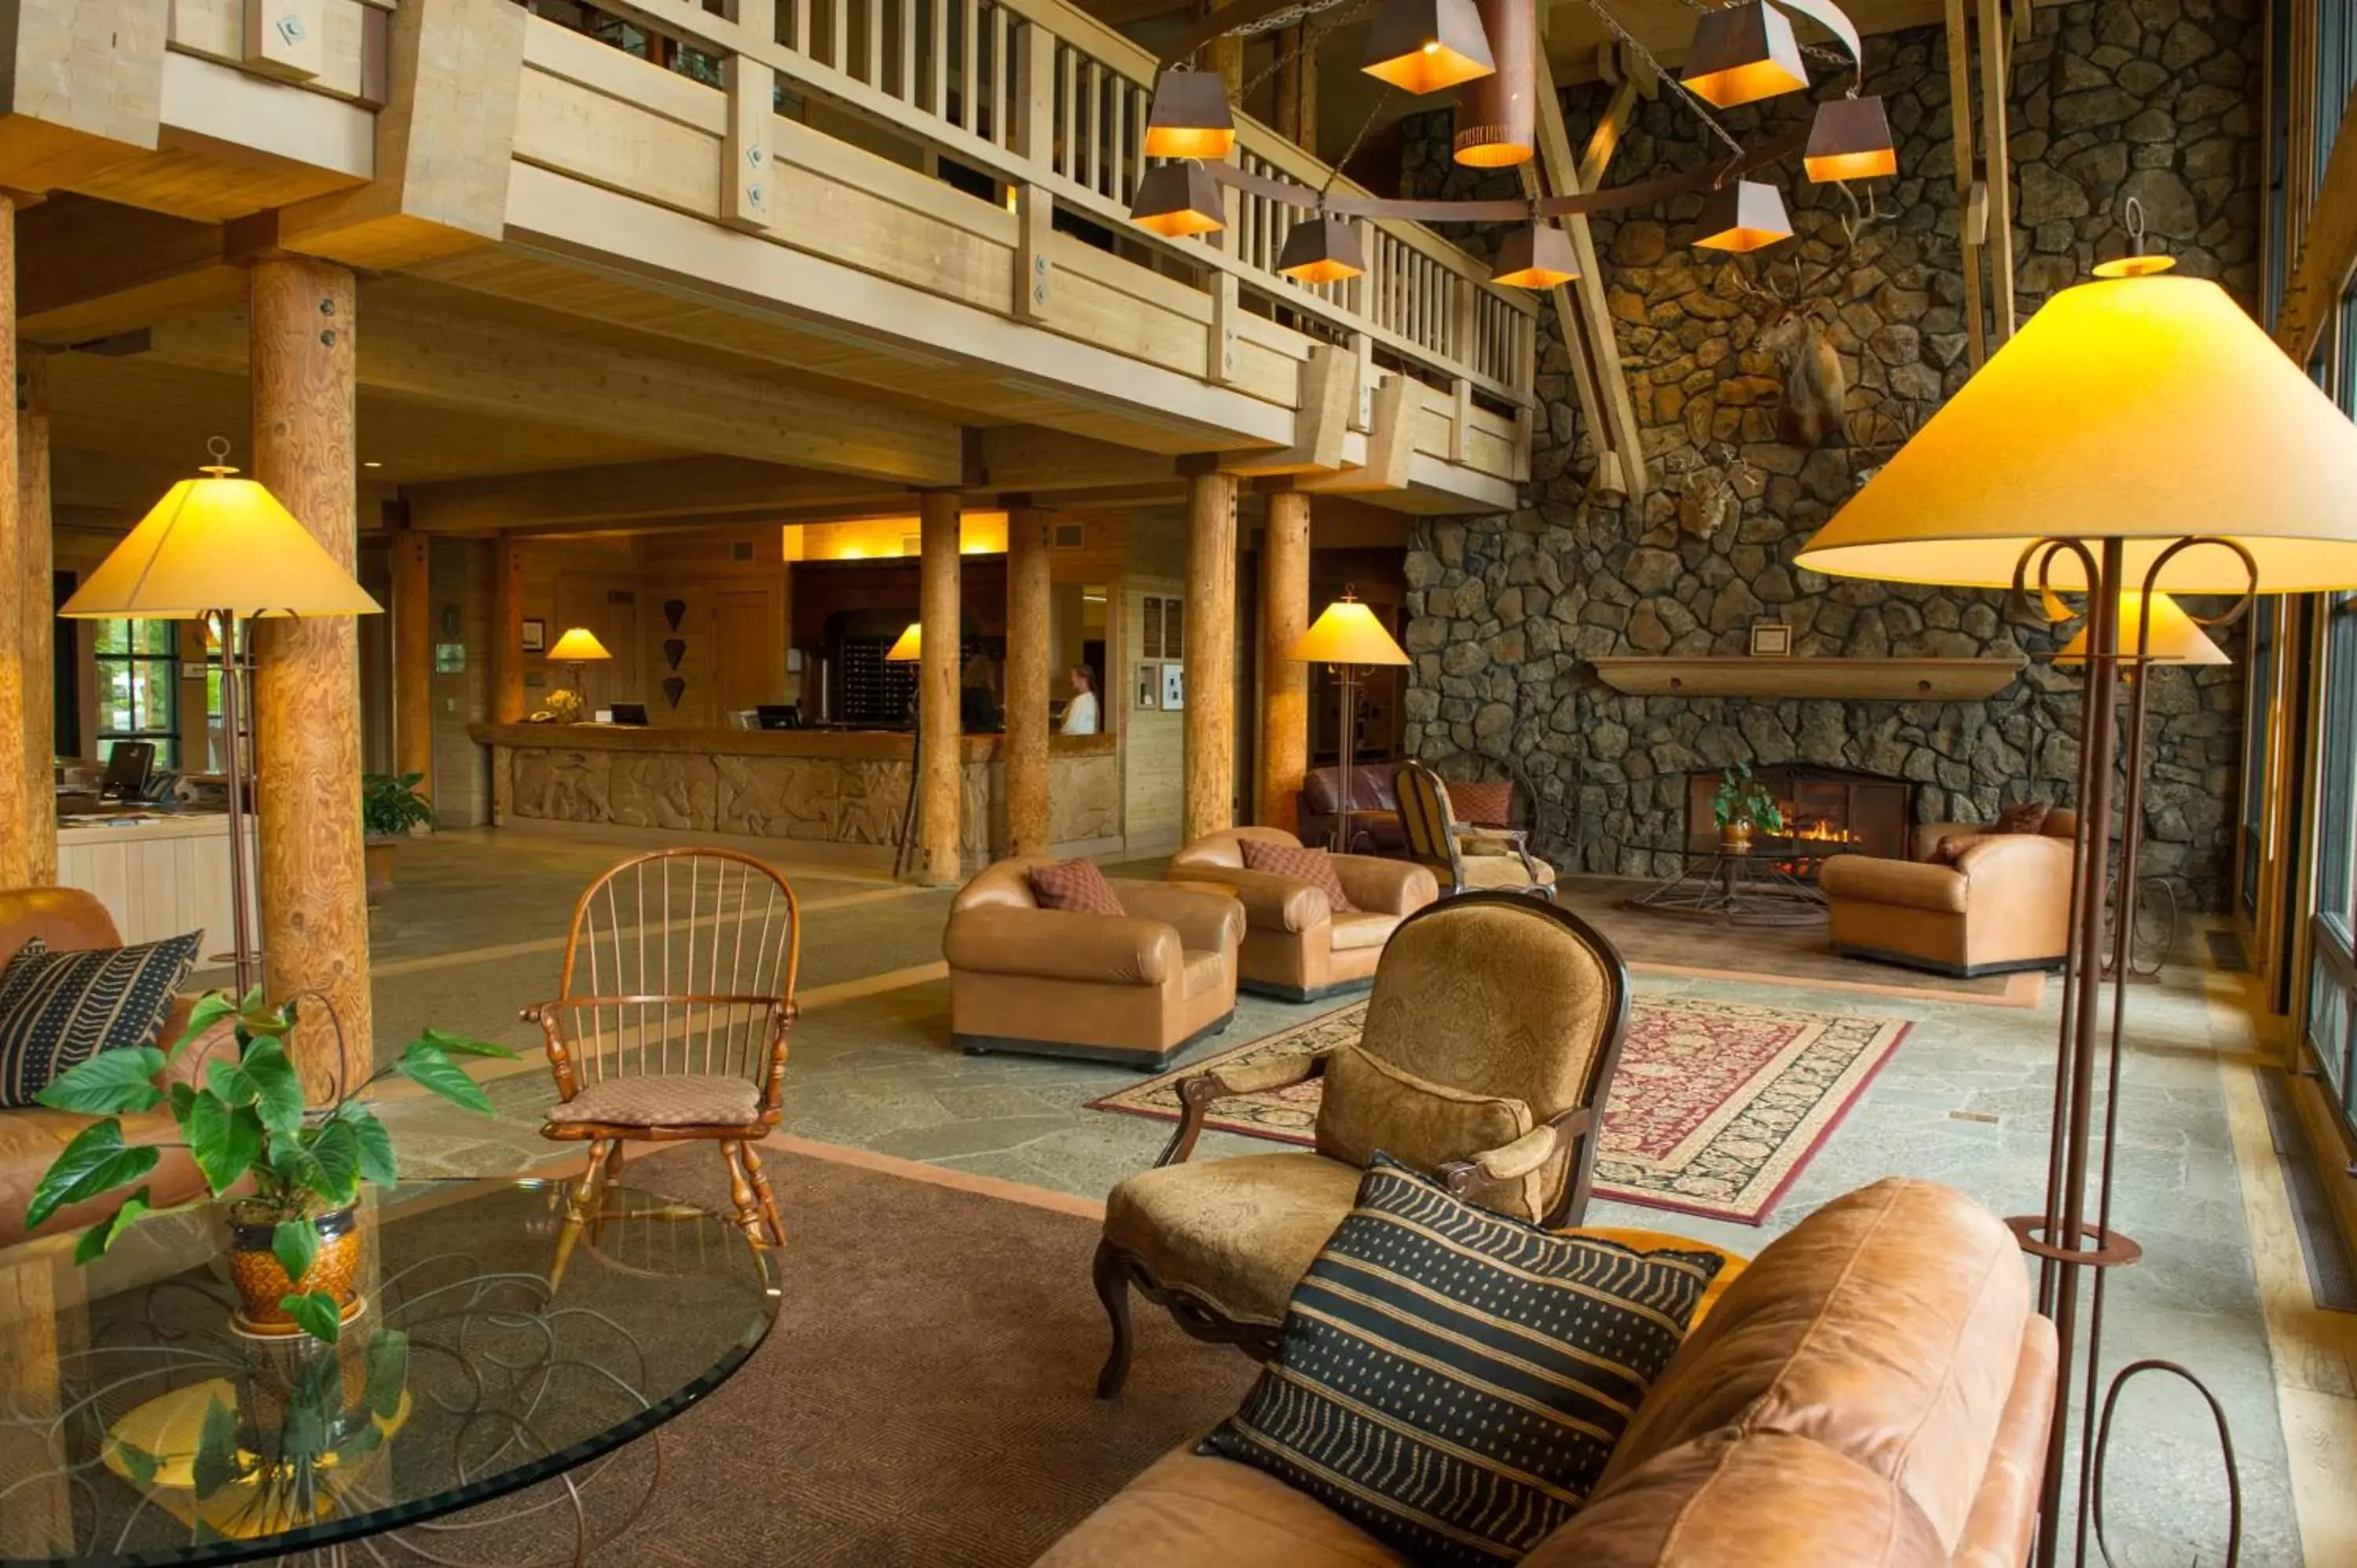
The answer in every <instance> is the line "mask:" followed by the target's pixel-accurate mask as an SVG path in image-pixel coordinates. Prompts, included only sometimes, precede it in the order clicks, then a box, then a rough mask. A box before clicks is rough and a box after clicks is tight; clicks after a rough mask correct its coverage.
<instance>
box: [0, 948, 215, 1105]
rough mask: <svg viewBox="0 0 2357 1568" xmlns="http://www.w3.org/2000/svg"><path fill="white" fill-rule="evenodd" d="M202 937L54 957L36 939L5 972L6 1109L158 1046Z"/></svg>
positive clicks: (2, 1049) (0, 1025)
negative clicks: (108, 1059)
mask: <svg viewBox="0 0 2357 1568" xmlns="http://www.w3.org/2000/svg"><path fill="white" fill-rule="evenodd" d="M202 937H203V933H202V932H200V931H191V932H189V933H188V935H187V936H185V937H172V938H168V939H167V940H164V941H160V942H145V943H142V944H141V945H139V946H137V947H128V948H90V949H87V950H82V951H79V952H51V951H50V950H48V944H47V943H45V942H43V941H42V940H40V939H39V938H38V937H36V938H34V939H33V940H31V941H28V942H27V943H26V944H25V945H24V946H23V947H22V948H20V949H18V950H17V951H16V957H15V958H12V959H10V960H9V961H8V967H7V968H6V969H5V970H0V1108H5V1109H8V1110H16V1111H21V1110H24V1109H26V1108H27V1107H29V1106H32V1105H34V1104H36V1103H38V1102H37V1101H36V1100H35V1099H34V1097H35V1096H36V1095H38V1094H39V1093H40V1092H41V1090H44V1089H46V1088H48V1086H49V1084H50V1082H51V1081H52V1080H54V1079H57V1078H59V1076H61V1075H62V1074H64V1073H65V1072H67V1071H69V1070H70V1069H73V1068H77V1067H80V1066H81V1064H82V1063H83V1062H86V1061H88V1060H89V1059H90V1058H91V1057H94V1056H96V1055H97V1054H98V1053H99V1052H101V1051H112V1050H120V1049H124V1048H126V1047H135V1046H149V1045H154V1044H156V1035H157V1034H158V1033H159V1032H161V1031H162V1029H163V1027H164V1020H165V1019H166V1018H167V1017H168V1016H170V1015H171V1011H172V999H173V997H174V996H176V995H177V994H178V993H179V989H180V985H181V983H183V982H184V981H186V980H187V979H188V971H189V970H191V969H193V968H195V967H196V961H197V946H198V943H199V941H200V940H202ZM167 1043H168V1042H167Z"/></svg>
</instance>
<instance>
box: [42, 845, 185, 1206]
mask: <svg viewBox="0 0 2357 1568" xmlns="http://www.w3.org/2000/svg"><path fill="white" fill-rule="evenodd" d="M35 937H38V938H40V939H41V940H42V941H44V942H46V943H48V946H49V948H50V950H53V951H57V952H70V951H75V950H81V949H84V948H111V947H120V946H122V945H123V939H122V937H121V936H120V935H118V934H117V933H116V931H115V929H114V918H113V916H111V915H109V914H108V913H107V912H106V906H105V905H103V904H102V903H100V902H99V901H98V900H97V899H96V898H95V897H92V896H91V895H90V894H88V893H85V892H83V891H82V890H81V888H79V887H14V888H0V967H5V965H6V964H7V962H8V961H9V960H10V959H12V958H15V957H16V950H17V949H19V948H21V947H23V946H24V945H25V943H26V942H27V941H28V940H31V939H32V938H35ZM194 1004H195V999H194V998H193V997H186V996H184V997H182V998H180V999H179V1000H178V1002H176V1003H174V1004H173V1006H172V1012H171V1015H170V1016H168V1017H167V1018H166V1019H165V1020H164V1031H163V1034H162V1036H160V1040H161V1043H162V1044H163V1045H164V1046H165V1047H166V1048H167V1049H168V1048H169V1047H171V1044H172V1042H173V1041H175V1040H177V1039H178V1038H179V1037H180V1034H181V1031H182V1030H184V1029H186V1028H187V1027H188V1009H189V1008H190V1007H191V1006H193V1005H194ZM230 1037H231V1034H230V1026H229V1025H228V1024H226V1023H224V1024H222V1025H221V1026H219V1027H218V1028H217V1029H216V1030H215V1031H214V1032H213V1034H212V1035H211V1036H209V1037H208V1038H206V1039H202V1040H199V1041H197V1042H196V1043H195V1044H193V1045H191V1046H190V1047H188V1049H187V1050H186V1051H184V1052H182V1053H181V1055H180V1058H179V1059H178V1061H176V1062H174V1063H173V1064H172V1072H171V1076H172V1077H173V1078H174V1079H178V1080H180V1081H183V1082H187V1083H189V1084H195V1083H197V1082H199V1080H200V1079H201V1076H202V1071H203V1068H204V1065H205V1061H206V1058H207V1056H208V1055H209V1053H210V1050H211V1048H212V1047H213V1046H214V1045H215V1044H217V1043H219V1042H221V1041H226V1040H228V1039H229V1038H230ZM97 1120H99V1118H97V1117H95V1116H77V1115H75V1114H73V1113H72V1112H66V1111H51V1110H49V1109H48V1107H47V1106H35V1107H33V1108H31V1109H29V1110H23V1111H13V1110H8V1111H0V1247H5V1246H9V1245H12V1244H14V1243H15V1242H17V1241H21V1240H25V1238H26V1235H27V1232H26V1230H25V1209H26V1208H27V1206H28V1205H29V1204H30V1203H31V1202H32V1200H33V1189H34V1187H37V1186H38V1185H39V1184H40V1180H41V1176H42V1174H43V1173H44V1172H46V1171H47V1170H48V1168H49V1166H50V1165H51V1164H52V1163H53V1162H54V1161H55V1160H56V1159H57V1157H58V1152H59V1150H61V1149H63V1148H64V1147H65V1146H66V1145H67V1144H70V1143H71V1142H73V1140H74V1139H75V1137H77V1136H78V1135H79V1134H80V1133H81V1130H82V1129H83V1128H85V1127H87V1126H89V1125H90V1124H91V1122H95V1121H97ZM178 1137H179V1130H178V1128H177V1127H176V1126H175V1125H174V1124H173V1122H172V1115H171V1112H168V1111H165V1110H162V1109H157V1110H155V1111H150V1112H144V1113H143V1114H140V1115H137V1116H126V1117H124V1119H123V1141H124V1143H126V1144H165V1143H173V1142H177V1141H178ZM146 1185H147V1187H149V1188H150V1189H151V1192H152V1197H151V1198H150V1202H151V1204H152V1206H153V1207H155V1208H168V1207H170V1206H171V1205H173V1204H176V1203H186V1202H188V1200H189V1199H190V1198H192V1197H200V1196H202V1194H203V1193H204V1191H205V1178H204V1176H202V1175H201V1174H200V1173H199V1171H198V1169H197V1166H196V1163H195V1162H194V1161H192V1160H191V1159H189V1158H188V1151H187V1150H186V1149H183V1148H167V1149H166V1150H165V1151H164V1154H163V1159H162V1162H161V1163H160V1164H158V1165H156V1169H155V1172H154V1174H152V1175H151V1176H148V1177H147V1178H146ZM121 1202H122V1197H121V1195H119V1194H111V1195H108V1196H106V1197H99V1198H95V1199H93V1200H91V1201H90V1202H88V1203H78V1204H73V1205H71V1206H70V1207H68V1208H65V1209H63V1210H61V1211H59V1213H58V1214H56V1215H54V1216H52V1217H51V1218H50V1219H49V1220H48V1222H47V1223H46V1224H44V1225H43V1226H42V1227H41V1228H40V1230H39V1231H38V1234H40V1235H44V1236H47V1235H51V1234H54V1233H56V1232H58V1231H62V1230H80V1229H81V1228H82V1227H84V1226H88V1225H93V1224H96V1223H97V1222H98V1221H99V1220H100V1219H103V1218H105V1217H106V1216H107V1215H108V1214H110V1213H112V1212H113V1210H114V1208H115V1207H116V1206H117V1205H118V1204H120V1203H121Z"/></svg>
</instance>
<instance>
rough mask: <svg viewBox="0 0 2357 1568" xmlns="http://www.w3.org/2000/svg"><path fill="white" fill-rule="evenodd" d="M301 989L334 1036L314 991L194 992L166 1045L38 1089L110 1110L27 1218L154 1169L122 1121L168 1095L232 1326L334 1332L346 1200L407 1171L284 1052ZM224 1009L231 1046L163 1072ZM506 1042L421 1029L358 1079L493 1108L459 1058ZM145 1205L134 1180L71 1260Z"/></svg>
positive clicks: (352, 1105) (382, 1137) (76, 1104)
mask: <svg viewBox="0 0 2357 1568" xmlns="http://www.w3.org/2000/svg"><path fill="white" fill-rule="evenodd" d="M308 1001H317V1004H318V1005H319V1006H320V1007H321V1008H322V1009H323V1010H324V1011H325V1013H326V1015H327V1017H328V1022H329V1024H330V1025H331V1026H334V1028H335V1030H336V1032H337V1035H338V1036H339V1037H340V1036H341V1035H342V1032H343V1026H342V1024H341V1022H340V1021H339V1020H338V1019H337V1017H336V1012H335V1008H334V1007H333V1006H332V1005H331V1004H329V1003H328V999H327V998H326V997H324V996H320V995H319V994H318V993H317V992H305V993H298V994H297V996H296V998H294V999H291V1000H289V1001H287V1002H286V1003H285V1004H280V1005H278V1006H272V1005H269V1004H266V1003H265V1002H264V1000H263V996H262V988H261V987H259V986H256V987H255V988H254V989H253V991H252V992H250V993H247V995H246V997H245V1000H244V1001H242V1002H239V1001H235V1000H233V999H231V997H230V995H229V994H228V993H226V992H218V991H217V992H214V993H211V994H210V995H208V996H204V997H202V998H200V999H199V1001H198V1003H197V1004H196V1006H195V1007H194V1009H192V1010H191V1011H190V1013H189V1015H188V1030H187V1032H186V1033H184V1034H183V1035H182V1036H180V1038H179V1040H178V1043H176V1044H175V1045H174V1046H173V1047H171V1049H170V1050H169V1051H166V1050H163V1049H161V1048H159V1047H155V1046H141V1047H136V1048H134V1049H125V1050H112V1051H101V1052H99V1053H98V1054H97V1055H96V1056H94V1057H91V1058H90V1059H89V1060H88V1061H85V1062H83V1063H81V1065H80V1066H78V1067H76V1068H74V1069H72V1070H71V1071H70V1072H67V1073H65V1074H63V1075H61V1076H60V1077H59V1078H58V1079H56V1080H55V1081H53V1082H51V1083H50V1084H49V1086H48V1088H46V1089H44V1090H41V1092H40V1094H39V1095H38V1097H37V1098H38V1100H39V1101H40V1102H41V1103H42V1104H44V1105H47V1106H49V1107H50V1108H52V1109H53V1110H58V1111H71V1112H79V1113H81V1114H82V1115H87V1116H100V1117H103V1118H104V1120H103V1121H100V1122H92V1123H91V1125H89V1126H88V1127H85V1128H83V1129H82V1130H81V1133H79V1134H77V1135H76V1136H75V1138H74V1140H73V1141H72V1142H71V1143H70V1144H67V1145H66V1146H65V1148H64V1150H63V1151H62V1152H60V1153H59V1155H58V1157H57V1159H56V1160H55V1161H54V1162H53V1163H52V1164H51V1165H50V1166H49V1168H48V1171H47V1172H46V1173H45V1174H44V1175H43V1176H42V1177H41V1179H40V1182H39V1185H38V1186H37V1187H34V1189H33V1201H32V1204H31V1206H30V1207H29V1208H27V1211H26V1215H25V1228H26V1229H27V1230H32V1229H33V1228H34V1227H36V1226H38V1225H40V1224H41V1223H42V1222H43V1221H45V1220H47V1219H48V1218H49V1216H51V1215H53V1214H55V1213H56V1212H58V1210H59V1209H60V1208H65V1207H66V1206H67V1205H68V1204H72V1203H80V1202H82V1201H83V1200H85V1199H87V1198H91V1197H98V1196H99V1195H100V1194H102V1193H107V1192H115V1191H121V1190H124V1189H127V1188H131V1187H134V1186H135V1184H137V1183H138V1182H139V1181H140V1180H141V1178H142V1177H144V1176H146V1175H147V1173H148V1172H150V1171H152V1170H154V1169H155V1168H156V1162H157V1161H158V1159H159V1158H160V1157H161V1156H160V1155H159V1154H158V1152H157V1151H156V1148H154V1147H153V1146H149V1145H126V1144H124V1141H123V1123H122V1122H121V1120H120V1118H121V1117H123V1116H125V1115H134V1114H136V1113H138V1112H143V1111H148V1110H152V1109H154V1108H155V1107H156V1106H157V1105H159V1104H165V1103H167V1102H168V1103H169V1105H170V1106H171V1111H172V1120H173V1121H174V1122H177V1123H178V1126H179V1131H180V1138H181V1141H182V1142H183V1144H185V1145H186V1146H187V1148H188V1154H189V1155H190V1157H191V1158H193V1159H194V1160H195V1161H196V1164H197V1167H198V1168H199V1170H201V1171H202V1172H203V1173H204V1177H205V1183H206V1185H207V1186H208V1187H210V1188H211V1190H212V1194H213V1197H215V1198H217V1199H223V1200H225V1201H224V1202H223V1205H222V1208H223V1218H224V1219H226V1220H227V1221H228V1223H229V1228H230V1234H231V1253H230V1272H231V1275H232V1276H233V1278H234V1279H235V1281H236V1283H237V1288H238V1294H239V1296H240V1298H241V1300H242V1304H243V1305H242V1311H241V1312H240V1314H239V1322H238V1326H239V1327H241V1328H243V1329H245V1330H247V1331H249V1332H253V1333H257V1334H295V1333H298V1332H300V1333H307V1334H309V1335H311V1336H312V1337H315V1338H318V1339H322V1340H326V1341H328V1343H330V1344H332V1343H334V1341H335V1338H336V1335H337V1331H338V1329H339V1326H341V1324H342V1322H343V1321H344V1319H345V1318H347V1317H349V1316H351V1315H352V1313H353V1312H355V1311H357V1310H358V1306H359V1303H358V1299H357V1297H356V1296H355V1294H354V1292H353V1284H352V1281H353V1277H354V1274H355V1272H356V1270H357V1268H358V1265H359V1262H360V1232H359V1230H358V1228H357V1226H356V1225H355V1223H354V1216H353V1208H354V1206H355V1204H356V1203H357V1202H358V1200H359V1197H360V1189H361V1183H362V1182H364V1181H372V1182H375V1183H377V1184H378V1185H379V1186H382V1187H389V1186H391V1185H393V1183H394V1182H396V1181H398V1180H399V1179H400V1175H399V1171H398V1168H397V1167H396V1165H394V1162H393V1134H392V1133H389V1132H387V1131H386V1130H385V1126H384V1123H383V1122H381V1121H379V1120H378V1119H377V1115H376V1112H375V1111H374V1110H372V1109H371V1107H370V1106H369V1105H368V1104H367V1102H366V1101H362V1100H361V1099H360V1098H358V1090H354V1091H352V1092H346V1091H345V1090H343V1088H342V1086H340V1085H339V1087H338V1091H337V1093H336V1096H335V1099H334V1101H333V1103H331V1104H328V1105H326V1106H313V1105H307V1104H306V1103H305V1099H304V1093H303V1085H302V1082H301V1080H300V1079H298V1078H297V1077H296V1072H295V1064H294V1062H293V1061H292V1060H290V1059H289V1058H288V1057H287V1055H286V1036H287V1033H288V1031H290V1030H291V1029H293V1028H294V1026H295V1013H296V1004H297V1002H308ZM223 1019H229V1020H231V1036H232V1038H233V1039H234V1041H235V1047H236V1048H235V1051H234V1054H230V1053H223V1054H221V1055H219V1056H216V1057H215V1058H213V1059H212V1060H210V1061H208V1062H207V1063H206V1064H205V1073H204V1083H203V1087H202V1088H197V1087H195V1086H193V1085H191V1084H188V1083H186V1082H172V1081H169V1080H168V1079H167V1077H166V1073H167V1069H169V1068H170V1067H171V1065H172V1064H173V1063H174V1062H175V1061H176V1060H178V1058H179V1056H180V1053H181V1052H183V1051H185V1050H187V1049H188V1047H189V1044H190V1042H192V1041H194V1040H195V1039H197V1038H198V1037H199V1036H201V1035H203V1034H205V1033H206V1032H207V1031H208V1030H210V1029H211V1028H212V1027H213V1026H214V1025H216V1024H218V1023H220V1022H221V1020H223ZM514 1055H515V1053H514V1052H513V1051H511V1050H509V1049H508V1048H507V1047H505V1046H498V1045H493V1044H491V1043H490V1041H488V1040H472V1039H467V1038H464V1037H462V1036H457V1035H451V1034H447V1033H445V1032H444V1031H442V1030H439V1029H428V1030H426V1031H425V1034H423V1035H422V1036H419V1037H418V1038H417V1039H414V1040H413V1041H411V1042H410V1043H409V1045H408V1046H407V1047H405V1048H404V1050H403V1051H402V1053H401V1055H400V1056H399V1057H398V1058H395V1059H394V1060H393V1061H392V1062H390V1063H388V1064H387V1065H386V1066H384V1067H382V1068H381V1069H378V1070H377V1071H376V1072H375V1073H374V1074H373V1075H371V1077H370V1078H369V1079H368V1081H367V1082H366V1083H363V1084H361V1085H359V1086H358V1089H359V1090H365V1089H367V1088H368V1087H369V1086H370V1085H371V1084H375V1083H378V1082H381V1081H382V1080H383V1079H387V1078H391V1077H394V1076H399V1077H402V1078H406V1079H409V1080H410V1081H411V1082H413V1083H414V1084H416V1085H417V1086H418V1087H419V1088H421V1089H425V1090H431V1091H432V1092H434V1093H436V1094H438V1095H440V1096H441V1097H442V1098H443V1099H445V1100H448V1101H452V1102H454V1103H456V1104H458V1105H463V1106H465V1107H467V1108H468V1110H471V1111H479V1112H483V1114H485V1115H487V1116H489V1115H493V1114H496V1112H493V1111H492V1109H491V1102H490V1097H489V1096H487V1095H486V1094H484V1092H483V1091H482V1090H481V1089H480V1088H479V1087H478V1086H477V1084H476V1083H475V1080H474V1079H471V1078H468V1076H467V1074H466V1072H465V1070H464V1069H461V1068H460V1067H459V1066H458V1064H457V1061H455V1060H454V1059H452V1058H457V1057H507V1058H512V1057H513V1056H514ZM232 1193H234V1194H235V1196H231V1194H232ZM147 1212H148V1189H147V1188H146V1187H138V1188H137V1190H136V1191H134V1192H132V1193H131V1194H130V1196H129V1197H126V1198H124V1201H123V1205H122V1207H120V1208H117V1209H116V1210H115V1211H114V1212H113V1214H112V1215H110V1216H108V1217H107V1218H106V1219H102V1220H100V1221H99V1222H98V1223H97V1224H96V1225H93V1226H91V1228H90V1229H89V1230H86V1231H84V1232H82V1236H81V1241H80V1243H79V1244H77V1245H76V1247H75V1248H74V1261H75V1262H78V1263H86V1262H91V1260H92V1259H94V1258H97V1257H98V1256H100V1255H101V1254H102V1253H103V1252H104V1251H106V1250H107V1249H108V1248H109V1247H111V1246H113V1244H114V1241H115V1240H116V1238H118V1237H120V1236H121V1235H122V1234H123V1233H124V1231H125V1230H128V1229H130V1227H131V1226H132V1225H133V1224H134V1223H135V1222H136V1221H137V1220H138V1219H140V1217H141V1216H143V1215H145V1214H146V1213H147Z"/></svg>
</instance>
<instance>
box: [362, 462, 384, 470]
mask: <svg viewBox="0 0 2357 1568" xmlns="http://www.w3.org/2000/svg"><path fill="white" fill-rule="evenodd" d="M361 467H363V468H382V467H384V465H383V464H382V463H372V462H365V461H364V462H362V463H361Z"/></svg>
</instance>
